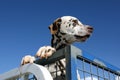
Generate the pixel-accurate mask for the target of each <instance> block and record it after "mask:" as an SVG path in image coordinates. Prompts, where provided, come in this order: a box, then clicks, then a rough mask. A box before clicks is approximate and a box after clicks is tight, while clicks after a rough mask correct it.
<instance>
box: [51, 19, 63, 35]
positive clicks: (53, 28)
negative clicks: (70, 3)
mask: <svg viewBox="0 0 120 80" xmlns="http://www.w3.org/2000/svg"><path fill="white" fill-rule="evenodd" d="M61 21H62V20H61V19H60V18H58V19H57V20H55V21H54V22H53V24H51V25H50V26H49V29H50V32H51V34H56V33H57V31H58V29H59V28H60V25H61Z"/></svg>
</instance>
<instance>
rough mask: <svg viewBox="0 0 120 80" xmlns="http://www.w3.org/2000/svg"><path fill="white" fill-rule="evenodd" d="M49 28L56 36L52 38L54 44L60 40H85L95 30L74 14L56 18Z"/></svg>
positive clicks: (69, 42)
mask: <svg viewBox="0 0 120 80" xmlns="http://www.w3.org/2000/svg"><path fill="white" fill-rule="evenodd" d="M49 29H50V32H51V34H52V35H53V36H54V39H52V40H53V44H54V43H55V42H56V41H59V40H60V41H61V42H62V44H71V43H73V42H84V41H86V40H87V38H89V37H90V35H91V33H92V32H93V28H92V27H90V26H89V25H84V24H82V23H81V22H80V21H79V20H78V19H77V18H75V17H72V16H63V17H61V18H58V19H56V20H55V21H54V22H53V23H52V24H51V25H50V26H49ZM56 38H57V39H56ZM55 40H56V41H55Z"/></svg>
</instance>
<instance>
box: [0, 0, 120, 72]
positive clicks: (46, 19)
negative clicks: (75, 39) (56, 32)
mask: <svg viewBox="0 0 120 80" xmlns="http://www.w3.org/2000/svg"><path fill="white" fill-rule="evenodd" d="M119 4H120V1H119V0H99V1H96V0H91V1H90V0H44V1H42V0H1V1H0V74H1V73H3V72H6V71H8V70H11V69H13V68H16V67H19V65H20V61H21V58H22V57H23V56H25V55H27V54H30V55H34V54H35V53H36V51H37V50H38V48H39V47H42V46H44V45H50V40H51V35H50V31H49V29H48V26H49V25H50V24H51V23H52V22H53V21H54V20H55V19H56V18H58V17H61V16H65V15H71V16H75V17H77V18H79V19H80V21H81V22H82V23H83V24H89V25H91V26H93V27H94V32H93V34H92V36H91V37H90V38H89V39H88V40H87V41H86V42H85V43H75V44H74V45H75V46H77V47H78V48H81V49H82V50H85V51H86V52H88V53H90V54H92V55H94V56H96V57H99V58H101V59H103V60H105V61H107V62H109V63H111V64H113V65H115V66H117V67H119V68H120V63H119V61H120V44H119V43H120V36H119V34H120V5H119Z"/></svg>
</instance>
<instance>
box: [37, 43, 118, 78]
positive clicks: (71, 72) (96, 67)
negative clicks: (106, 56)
mask: <svg viewBox="0 0 120 80" xmlns="http://www.w3.org/2000/svg"><path fill="white" fill-rule="evenodd" d="M63 58H65V59H66V68H65V70H66V76H65V77H66V79H65V80H120V72H119V71H120V69H119V68H117V67H115V66H113V65H111V64H109V63H107V62H105V61H103V60H101V59H99V58H96V57H94V56H92V55H90V54H88V53H86V52H84V51H82V50H80V49H79V48H76V47H75V46H72V45H70V46H67V47H65V48H63V49H61V50H59V51H57V52H56V53H55V54H53V56H52V57H50V58H48V59H47V60H37V61H36V63H37V64H42V65H47V64H50V63H54V62H55V61H57V60H60V59H63ZM56 70H57V69H56ZM56 77H57V76H56Z"/></svg>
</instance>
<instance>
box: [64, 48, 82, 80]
mask: <svg viewBox="0 0 120 80" xmlns="http://www.w3.org/2000/svg"><path fill="white" fill-rule="evenodd" d="M78 54H79V55H80V54H81V50H80V49H78V48H76V47H74V46H67V47H66V48H65V58H66V80H78V79H77V63H76V60H77V55H78Z"/></svg>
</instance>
